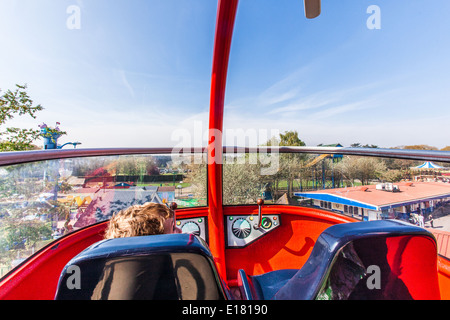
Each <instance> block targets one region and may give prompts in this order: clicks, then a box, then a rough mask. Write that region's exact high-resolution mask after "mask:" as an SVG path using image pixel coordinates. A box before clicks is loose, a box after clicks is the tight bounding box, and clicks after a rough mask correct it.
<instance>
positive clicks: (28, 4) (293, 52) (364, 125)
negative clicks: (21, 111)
mask: <svg viewBox="0 0 450 320" xmlns="http://www.w3.org/2000/svg"><path fill="white" fill-rule="evenodd" d="M429 3H430V1H426V0H416V1H409V0H408V1H407V0H397V1H388V0H360V1H355V0H342V1H335V0H323V1H322V14H321V16H320V17H318V18H317V19H314V20H307V19H306V18H305V17H304V12H303V5H302V1H300V0H295V1H294V0H277V1H276V0H270V1H269V0H241V1H240V3H239V7H238V14H237V19H236V25H235V33H234V38H233V42H232V48H231V56H230V64H229V73H228V84H227V94H226V101H225V119H224V129H225V130H235V132H238V130H244V131H245V130H247V132H248V130H250V131H251V130H253V131H257V132H264V131H265V132H270V131H271V130H272V131H273V130H275V131H277V130H278V131H280V132H283V131H286V130H297V131H298V132H299V135H300V138H301V139H302V140H304V141H305V142H306V143H307V144H308V145H312V146H314V145H317V144H319V143H324V144H330V143H337V142H339V143H341V144H343V145H346V146H348V145H350V144H351V143H355V142H360V143H363V144H365V143H368V144H377V145H379V146H380V147H395V146H400V145H408V144H429V145H433V146H436V147H438V148H442V147H445V146H447V145H450V141H449V140H448V137H449V136H450V135H449V133H450V132H449V131H450V126H448V125H447V124H448V123H450V111H449V102H450V90H449V89H450V81H449V80H450V59H449V57H450V41H449V38H450V22H449V21H448V17H447V15H448V12H450V11H449V9H450V2H449V1H447V0H437V1H433V4H434V6H433V7H432V6H430V5H429ZM71 5H75V6H77V7H78V8H79V9H80V29H74V30H71V29H69V28H67V25H66V22H67V20H68V19H69V18H70V17H71V14H69V13H67V12H66V10H67V8H68V7H69V6H71ZM371 5H377V6H378V7H379V8H380V12H381V29H379V30H370V29H368V28H367V26H366V21H367V19H368V18H369V17H370V14H368V13H367V8H368V7H369V6H371ZM216 9H217V4H216V1H213V0H178V1H177V0H159V1H144V0H142V1H140V0H131V1H106V0H64V1H54V0H15V1H12V0H2V1H1V2H0V39H2V49H1V50H0V89H2V90H6V89H11V88H13V87H14V84H15V83H21V84H23V83H27V84H28V88H29V90H28V92H29V94H30V95H31V97H32V98H33V99H34V101H35V102H36V103H40V104H42V105H43V107H44V108H45V110H44V111H42V112H41V113H39V115H38V118H37V119H28V118H25V117H20V118H17V119H16V120H14V121H11V122H10V123H9V124H10V125H16V126H20V127H25V128H29V127H36V128H37V125H38V124H40V123H42V122H46V123H48V124H54V123H55V122H56V121H58V122H60V123H61V128H62V129H63V130H66V131H67V132H68V135H67V136H64V137H63V138H61V143H64V142H67V141H81V142H82V147H86V148H90V147H161V146H175V145H179V144H180V136H181V135H183V134H184V135H185V136H186V135H187V137H185V138H184V139H185V141H184V142H191V143H192V144H195V145H198V144H200V143H203V144H204V145H205V144H206V141H205V140H203V141H202V139H201V138H202V137H200V135H199V134H198V133H199V132H200V133H204V132H206V130H207V126H208V108H209V90H210V76H211V64H212V50H213V41H214V25H215V20H216ZM258 142H260V143H262V142H264V141H258ZM225 143H226V144H232V143H230V141H226V142H225Z"/></svg>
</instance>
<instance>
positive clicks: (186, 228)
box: [181, 221, 200, 236]
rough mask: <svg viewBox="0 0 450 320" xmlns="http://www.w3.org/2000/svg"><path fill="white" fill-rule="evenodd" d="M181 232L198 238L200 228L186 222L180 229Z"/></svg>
mask: <svg viewBox="0 0 450 320" xmlns="http://www.w3.org/2000/svg"><path fill="white" fill-rule="evenodd" d="M181 232H183V233H191V234H194V235H196V236H200V226H199V225H198V224H196V223H195V222H193V221H188V222H186V223H185V224H183V226H182V227H181Z"/></svg>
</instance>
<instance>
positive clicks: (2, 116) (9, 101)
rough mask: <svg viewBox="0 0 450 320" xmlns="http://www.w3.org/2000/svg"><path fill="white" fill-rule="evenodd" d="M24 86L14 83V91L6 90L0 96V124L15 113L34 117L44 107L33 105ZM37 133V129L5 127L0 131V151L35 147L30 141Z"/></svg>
mask: <svg viewBox="0 0 450 320" xmlns="http://www.w3.org/2000/svg"><path fill="white" fill-rule="evenodd" d="M26 88H27V85H26V84H25V85H18V84H16V90H15V91H11V90H8V91H6V93H5V94H3V95H2V96H0V126H3V125H4V124H5V123H6V122H7V121H8V120H11V119H13V118H14V117H15V116H16V115H18V116H22V115H29V116H31V117H32V118H34V119H35V118H36V116H35V114H36V113H37V112H38V111H41V110H43V109H44V108H43V107H42V106H41V105H40V104H38V105H33V100H31V99H30V97H29V96H28V94H27V92H26ZM0 93H1V90H0ZM39 134H40V131H39V130H33V129H20V128H14V127H9V128H6V129H5V130H4V131H2V132H0V151H14V150H17V151H20V150H31V149H36V146H34V145H33V144H32V143H33V141H35V140H36V139H37V138H38V137H39Z"/></svg>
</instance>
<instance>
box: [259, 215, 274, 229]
mask: <svg viewBox="0 0 450 320" xmlns="http://www.w3.org/2000/svg"><path fill="white" fill-rule="evenodd" d="M261 226H262V227H263V228H264V229H269V228H270V227H271V226H272V220H270V218H267V217H264V218H262V221H261Z"/></svg>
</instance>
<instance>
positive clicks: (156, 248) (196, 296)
mask: <svg viewBox="0 0 450 320" xmlns="http://www.w3.org/2000/svg"><path fill="white" fill-rule="evenodd" d="M74 270H75V271H77V272H78V275H77V274H76V272H75V271H74ZM75 277H78V279H77V278H75ZM77 281H78V283H77ZM225 288H226V287H225V286H224V284H223V281H221V279H220V278H219V276H218V273H217V271H216V269H215V264H214V262H213V257H212V255H211V252H210V251H209V248H208V247H207V245H206V243H205V242H204V241H203V240H202V239H201V238H199V237H197V236H194V235H191V234H168V235H151V236H141V237H129V238H117V239H109V240H103V241H100V242H98V243H96V244H94V245H92V246H90V247H89V248H87V249H86V250H84V251H83V252H81V253H80V254H78V255H77V256H76V257H74V258H73V259H72V260H71V261H69V263H68V264H67V265H66V266H65V268H64V269H63V271H62V273H61V276H60V279H59V283H58V288H57V292H56V296H55V299H57V300H67V299H71V300H72V299H75V300H221V299H227V298H228V297H229V295H228V291H226V289H225Z"/></svg>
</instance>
